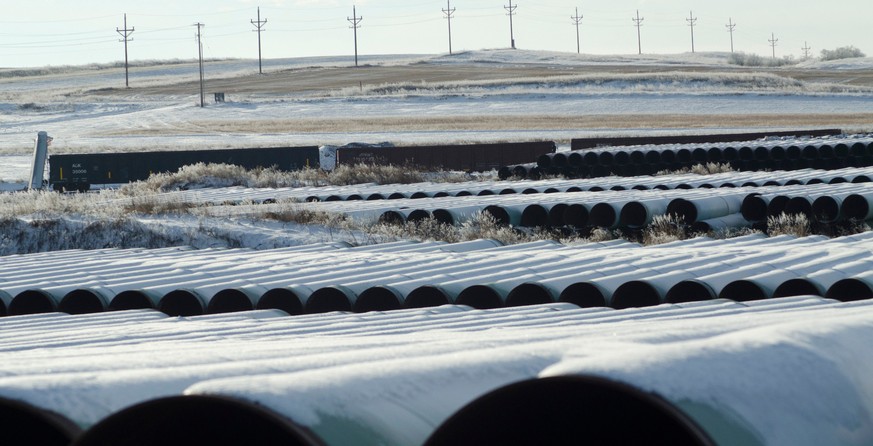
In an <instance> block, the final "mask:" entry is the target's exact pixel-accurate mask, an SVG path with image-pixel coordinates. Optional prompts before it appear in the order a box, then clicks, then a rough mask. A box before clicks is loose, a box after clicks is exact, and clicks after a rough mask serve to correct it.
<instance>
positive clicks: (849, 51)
mask: <svg viewBox="0 0 873 446" xmlns="http://www.w3.org/2000/svg"><path fill="white" fill-rule="evenodd" d="M854 57H867V55H866V54H864V53H863V52H862V51H861V50H859V49H858V48H855V47H854V46H851V45H850V46H841V47H839V48H837V49H834V50H821V60H839V59H851V58H854Z"/></svg>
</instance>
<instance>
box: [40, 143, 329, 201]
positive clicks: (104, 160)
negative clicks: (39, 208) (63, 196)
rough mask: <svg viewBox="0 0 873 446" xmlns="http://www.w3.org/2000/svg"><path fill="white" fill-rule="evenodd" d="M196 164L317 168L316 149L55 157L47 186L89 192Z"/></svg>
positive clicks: (287, 148) (280, 148)
mask: <svg viewBox="0 0 873 446" xmlns="http://www.w3.org/2000/svg"><path fill="white" fill-rule="evenodd" d="M196 163H223V164H234V165H238V166H242V167H245V168H247V169H253V168H256V167H276V168H277V169H279V170H283V171H293V170H298V169H303V168H306V167H312V168H318V167H319V151H318V147H315V146H311V147H273V148H258V149H220V150H179V151H158V152H125V153H88V154H58V155H52V156H51V157H50V158H49V183H50V185H51V187H52V188H53V189H54V190H79V191H84V190H88V189H89V188H90V187H91V185H93V184H120V183H129V182H132V181H139V180H145V179H147V178H148V177H149V176H150V175H152V174H155V173H161V172H175V171H177V170H179V168H180V167H182V166H186V165H190V164H196Z"/></svg>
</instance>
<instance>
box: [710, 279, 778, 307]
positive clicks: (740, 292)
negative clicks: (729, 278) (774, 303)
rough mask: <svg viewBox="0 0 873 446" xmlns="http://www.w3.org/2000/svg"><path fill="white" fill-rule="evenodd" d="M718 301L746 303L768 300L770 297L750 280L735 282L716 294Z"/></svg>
mask: <svg viewBox="0 0 873 446" xmlns="http://www.w3.org/2000/svg"><path fill="white" fill-rule="evenodd" d="M718 297H719V299H730V300H735V301H737V302H747V301H750V300H763V299H769V298H770V297H771V296H769V295H768V294H767V292H766V291H764V290H763V289H762V288H761V287H760V286H758V285H757V284H756V283H755V282H752V281H750V280H745V279H742V280H735V281H733V282H731V283H729V284H727V286H725V287H724V289H722V290H721V292H720V293H718Z"/></svg>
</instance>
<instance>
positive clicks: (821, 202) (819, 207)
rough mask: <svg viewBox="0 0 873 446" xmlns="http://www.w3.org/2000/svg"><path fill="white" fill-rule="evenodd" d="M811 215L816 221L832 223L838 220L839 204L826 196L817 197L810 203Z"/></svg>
mask: <svg viewBox="0 0 873 446" xmlns="http://www.w3.org/2000/svg"><path fill="white" fill-rule="evenodd" d="M812 214H813V216H815V219H816V221H819V222H821V223H833V222H835V221H837V220H838V219H839V218H840V203H839V202H837V200H836V199H835V198H834V197H829V196H827V195H824V196H821V197H818V198H816V199H815V201H813V202H812Z"/></svg>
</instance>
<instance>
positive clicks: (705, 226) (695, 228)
mask: <svg viewBox="0 0 873 446" xmlns="http://www.w3.org/2000/svg"><path fill="white" fill-rule="evenodd" d="M712 230H713V228H712V225H710V224H709V223H707V222H705V221H696V222H694V223H693V224H692V225H691V233H692V234H706V233H707V232H709V231H712Z"/></svg>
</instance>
